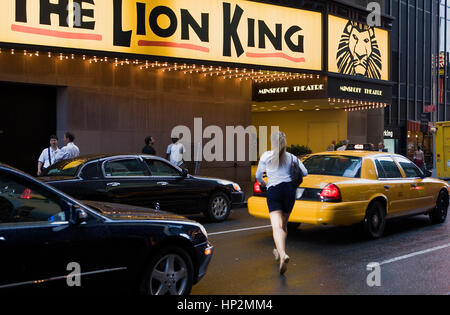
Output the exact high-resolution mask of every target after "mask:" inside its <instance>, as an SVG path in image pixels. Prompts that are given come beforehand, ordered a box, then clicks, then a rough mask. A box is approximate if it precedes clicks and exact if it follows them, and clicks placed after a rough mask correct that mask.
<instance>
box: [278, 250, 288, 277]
mask: <svg viewBox="0 0 450 315" xmlns="http://www.w3.org/2000/svg"><path fill="white" fill-rule="evenodd" d="M289 259H290V258H289V256H288V255H284V257H283V258H282V259H281V261H280V275H284V273H285V272H286V270H287V264H288V263H289Z"/></svg>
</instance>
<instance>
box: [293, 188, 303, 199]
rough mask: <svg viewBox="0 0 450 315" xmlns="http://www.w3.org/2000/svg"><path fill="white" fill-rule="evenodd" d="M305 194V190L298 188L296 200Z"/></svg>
mask: <svg viewBox="0 0 450 315" xmlns="http://www.w3.org/2000/svg"><path fill="white" fill-rule="evenodd" d="M304 192H305V188H297V192H296V193H295V199H300V198H302V196H303V193H304Z"/></svg>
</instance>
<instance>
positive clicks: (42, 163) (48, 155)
mask: <svg viewBox="0 0 450 315" xmlns="http://www.w3.org/2000/svg"><path fill="white" fill-rule="evenodd" d="M59 151H60V150H59V148H58V137H57V136H55V135H51V136H50V147H48V148H45V149H44V150H42V153H41V155H40V156H39V159H38V167H37V176H41V174H42V171H43V170H44V169H46V168H48V167H50V166H51V165H52V164H54V163H55V161H56V154H57V153H58V152H59Z"/></svg>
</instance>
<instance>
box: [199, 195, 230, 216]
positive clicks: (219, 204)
mask: <svg viewBox="0 0 450 315" xmlns="http://www.w3.org/2000/svg"><path fill="white" fill-rule="evenodd" d="M230 212H231V202H230V199H229V198H228V197H227V195H225V194H224V193H222V192H216V193H214V194H213V195H212V196H211V198H210V200H209V203H208V208H207V209H206V213H205V214H206V216H207V217H208V218H209V219H211V220H212V221H214V222H221V221H224V220H226V219H227V218H228V216H229V215H230Z"/></svg>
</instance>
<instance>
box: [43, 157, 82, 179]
mask: <svg viewBox="0 0 450 315" xmlns="http://www.w3.org/2000/svg"><path fill="white" fill-rule="evenodd" d="M87 161H88V160H87V159H71V160H64V161H60V162H58V163H55V164H53V165H52V166H50V167H49V168H47V169H46V170H45V171H44V172H43V173H42V176H75V175H76V174H77V172H78V170H79V169H80V167H81V165H83V164H84V163H86V162H87Z"/></svg>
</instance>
